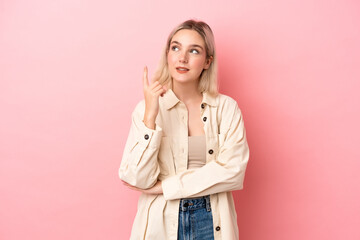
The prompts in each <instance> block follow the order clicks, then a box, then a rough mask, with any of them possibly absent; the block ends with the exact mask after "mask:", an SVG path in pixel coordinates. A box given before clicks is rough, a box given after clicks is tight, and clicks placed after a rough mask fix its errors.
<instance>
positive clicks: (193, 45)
mask: <svg viewBox="0 0 360 240" xmlns="http://www.w3.org/2000/svg"><path fill="white" fill-rule="evenodd" d="M173 43H175V44H178V45H180V46H182V45H181V43H179V42H178V41H172V42H171V43H170V45H171V44H173ZM190 47H198V48H200V49H202V50H204V48H203V47H202V46H200V45H198V44H191V45H190Z"/></svg>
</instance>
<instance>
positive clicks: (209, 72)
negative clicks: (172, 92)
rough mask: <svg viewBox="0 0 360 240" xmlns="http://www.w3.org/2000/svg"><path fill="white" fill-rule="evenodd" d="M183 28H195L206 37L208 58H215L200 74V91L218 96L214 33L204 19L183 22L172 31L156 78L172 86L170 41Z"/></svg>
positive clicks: (163, 83)
mask: <svg viewBox="0 0 360 240" xmlns="http://www.w3.org/2000/svg"><path fill="white" fill-rule="evenodd" d="M182 29H191V30H195V31H196V32H198V33H199V34H200V36H201V37H202V38H203V39H204V42H205V50H206V58H207V59H209V58H210V57H212V58H213V59H212V62H211V64H210V66H209V68H208V69H204V70H203V71H202V73H201V74H200V80H199V91H200V92H207V93H209V94H211V95H215V96H216V95H217V94H218V84H217V58H216V54H215V41H214V35H213V32H212V30H211V28H210V27H209V25H207V24H206V23H205V22H202V21H196V20H193V19H190V20H187V21H185V22H183V23H181V24H180V25H178V26H177V27H175V28H174V29H173V30H172V32H171V33H170V35H169V37H168V39H167V42H166V46H165V48H164V50H163V53H162V55H161V58H160V63H159V65H158V68H157V71H156V72H155V75H154V77H155V79H157V80H158V81H159V82H160V83H161V84H162V85H166V86H168V87H170V88H172V78H171V75H170V72H169V68H168V62H167V53H168V51H169V48H170V43H171V40H172V38H173V36H174V35H175V34H176V33H177V32H178V31H180V30H182Z"/></svg>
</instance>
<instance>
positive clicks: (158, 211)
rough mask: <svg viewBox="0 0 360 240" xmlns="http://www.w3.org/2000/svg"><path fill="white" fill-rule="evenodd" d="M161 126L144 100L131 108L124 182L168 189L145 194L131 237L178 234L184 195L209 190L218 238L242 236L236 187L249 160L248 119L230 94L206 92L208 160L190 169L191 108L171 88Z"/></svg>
mask: <svg viewBox="0 0 360 240" xmlns="http://www.w3.org/2000/svg"><path fill="white" fill-rule="evenodd" d="M159 106H160V110H159V114H158V116H157V118H156V129H155V130H153V129H150V128H147V127H146V126H145V124H144V122H143V117H144V111H145V101H144V100H142V101H141V102H139V103H138V104H137V106H136V108H135V110H134V112H133V114H132V124H131V128H130V132H129V136H128V139H127V142H126V145H125V148H124V152H123V158H122V161H121V164H120V168H119V176H120V178H121V179H122V180H124V181H125V182H127V183H129V184H131V185H133V186H136V187H139V188H144V189H145V188H150V187H151V186H153V185H154V184H155V183H156V182H157V180H161V181H162V188H163V194H161V195H148V194H141V195H140V198H139V202H138V211H137V214H136V217H135V220H134V223H133V228H132V231H131V237H130V239H132V240H140V239H141V240H143V239H146V240H148V239H149V240H176V239H177V231H178V214H179V200H180V199H181V198H191V197H199V196H204V195H210V202H211V209H212V214H213V223H214V239H215V240H220V239H222V240H233V239H234V240H237V239H238V238H239V237H238V235H239V234H238V226H237V221H236V211H235V206H234V201H233V197H232V194H231V191H233V190H239V189H242V188H243V181H244V177H245V170H246V166H247V163H248V160H249V147H248V144H247V141H246V133H245V128H244V119H243V117H242V114H241V111H240V109H239V107H238V104H237V102H236V101H235V100H234V99H232V98H230V97H229V96H226V95H223V94H219V95H217V96H216V97H213V96H211V95H209V94H207V93H203V100H202V103H201V105H200V106H199V109H200V111H201V119H202V121H203V123H204V131H205V136H206V148H207V156H206V164H205V165H204V166H203V167H201V168H196V169H189V170H188V169H187V161H188V112H187V109H186V106H185V104H184V103H183V102H181V101H180V100H179V99H178V98H177V97H176V95H175V94H174V92H173V91H172V90H171V89H169V90H168V91H167V92H166V93H165V94H164V96H163V97H160V98H159Z"/></svg>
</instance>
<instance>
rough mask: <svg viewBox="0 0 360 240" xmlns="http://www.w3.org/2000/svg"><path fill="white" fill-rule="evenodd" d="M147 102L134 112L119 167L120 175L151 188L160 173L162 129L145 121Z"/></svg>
mask: <svg viewBox="0 0 360 240" xmlns="http://www.w3.org/2000/svg"><path fill="white" fill-rule="evenodd" d="M144 111H145V103H144V101H141V102H140V103H139V104H138V105H137V106H136V108H135V110H134V111H133V113H132V123H131V127H130V132H129V136H128V138H127V141H126V144H125V148H124V153H123V157H122V160H121V164H120V168H119V177H120V178H121V179H122V180H123V181H125V182H127V183H128V184H130V185H132V186H135V187H138V188H143V189H145V188H150V187H152V186H153V185H154V184H155V183H156V181H157V177H158V175H159V173H160V168H159V165H158V162H157V155H158V152H159V147H160V142H161V137H162V129H161V128H160V127H159V126H156V128H155V130H153V129H150V128H148V127H147V126H146V125H145V124H144V122H143V116H144Z"/></svg>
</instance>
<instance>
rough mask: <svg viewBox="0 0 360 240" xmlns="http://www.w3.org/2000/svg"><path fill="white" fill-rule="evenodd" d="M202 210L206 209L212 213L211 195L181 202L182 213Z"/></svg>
mask: <svg viewBox="0 0 360 240" xmlns="http://www.w3.org/2000/svg"><path fill="white" fill-rule="evenodd" d="M201 208H206V210H207V211H208V212H210V211H211V205H210V195H207V196H203V197H198V198H185V199H181V200H180V211H183V212H186V211H188V210H197V209H201Z"/></svg>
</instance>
